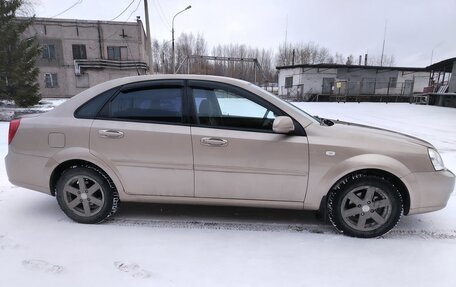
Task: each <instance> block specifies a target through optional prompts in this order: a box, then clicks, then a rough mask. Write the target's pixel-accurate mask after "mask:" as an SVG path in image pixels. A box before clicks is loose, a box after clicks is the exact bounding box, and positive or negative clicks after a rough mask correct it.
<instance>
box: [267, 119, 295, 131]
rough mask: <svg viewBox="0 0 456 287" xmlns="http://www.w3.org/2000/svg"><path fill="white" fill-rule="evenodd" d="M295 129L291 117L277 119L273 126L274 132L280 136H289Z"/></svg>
mask: <svg viewBox="0 0 456 287" xmlns="http://www.w3.org/2000/svg"><path fill="white" fill-rule="evenodd" d="M294 129H295V127H294V124H293V120H292V119H291V118H290V117H284V116H281V117H277V118H275V120H274V123H273V124H272V130H273V131H274V132H276V133H278V134H287V133H289V132H292V131H294Z"/></svg>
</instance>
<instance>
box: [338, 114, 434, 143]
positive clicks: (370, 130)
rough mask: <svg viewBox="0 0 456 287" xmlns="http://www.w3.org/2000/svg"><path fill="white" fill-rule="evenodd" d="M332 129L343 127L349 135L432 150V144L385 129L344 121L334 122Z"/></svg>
mask: <svg viewBox="0 0 456 287" xmlns="http://www.w3.org/2000/svg"><path fill="white" fill-rule="evenodd" d="M333 122H334V124H335V125H334V127H337V126H339V127H343V128H344V129H347V130H349V131H350V134H353V133H354V134H358V133H359V134H363V135H365V134H369V135H370V136H371V137H380V138H384V139H389V140H392V141H401V142H407V143H411V144H417V145H421V146H424V147H428V148H434V146H433V145H432V144H430V143H429V142H427V141H425V140H422V139H420V138H417V137H413V136H410V135H407V134H403V133H400V132H395V131H391V130H387V129H382V128H377V127H372V126H368V125H361V124H356V123H351V122H345V121H338V120H337V121H334V120H333Z"/></svg>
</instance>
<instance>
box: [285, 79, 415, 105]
mask: <svg viewBox="0 0 456 287" xmlns="http://www.w3.org/2000/svg"><path fill="white" fill-rule="evenodd" d="M414 84H415V82H414V80H405V81H404V82H396V81H392V80H390V81H388V82H384V81H377V80H375V79H366V78H364V79H363V80H361V81H344V80H339V81H335V80H334V79H333V78H332V79H329V78H328V79H323V84H322V86H321V89H318V90H314V89H313V88H306V87H305V85H294V86H292V87H288V88H284V87H282V90H281V91H280V93H279V94H280V97H281V98H283V99H286V100H289V101H337V102H341V101H342V102H362V101H370V102H410V101H411V100H412V98H413V89H414Z"/></svg>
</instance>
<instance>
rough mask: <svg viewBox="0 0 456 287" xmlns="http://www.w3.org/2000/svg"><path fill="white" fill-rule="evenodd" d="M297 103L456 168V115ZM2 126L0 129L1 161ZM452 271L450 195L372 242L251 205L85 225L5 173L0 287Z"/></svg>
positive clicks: (395, 277) (133, 215) (0, 169)
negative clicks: (432, 149)
mask: <svg viewBox="0 0 456 287" xmlns="http://www.w3.org/2000/svg"><path fill="white" fill-rule="evenodd" d="M297 105H299V106H300V107H302V108H303V109H305V110H306V111H308V112H309V113H311V114H314V115H320V116H322V117H327V118H333V119H340V120H346V121H353V122H357V123H363V124H370V125H374V126H379V127H384V128H389V129H393V130H396V131H400V132H405V133H408V134H411V135H415V136H418V137H421V138H424V139H426V140H428V141H429V142H431V143H433V144H434V145H435V146H436V147H437V148H438V149H439V151H440V152H441V153H442V156H443V159H444V161H445V163H446V165H447V166H448V167H449V168H450V169H452V170H453V171H456V109H451V108H442V107H433V106H416V105H409V104H376V103H361V104H353V103H350V104H348V103H347V104H342V103H341V104H337V103H299V104H297ZM7 130H8V124H7V123H0V154H1V155H2V157H4V155H6V152H7ZM430 192H432V191H430ZM455 266H456V196H455V194H453V196H452V197H451V199H450V202H449V204H448V206H447V208H445V209H444V210H442V211H438V212H434V213H429V214H422V215H415V216H410V217H404V218H403V219H402V220H401V222H400V223H399V224H398V226H397V227H396V228H395V229H394V230H393V231H392V232H391V233H389V234H388V235H387V236H385V237H384V238H379V239H370V240H362V239H354V238H348V237H345V236H342V235H339V234H336V233H335V232H334V231H333V229H332V227H331V226H328V225H322V224H321V223H320V222H318V221H317V220H315V218H314V214H313V213H311V212H297V211H283V210H263V209H248V208H227V207H224V208H221V207H190V206H167V205H151V204H150V205H144V204H128V205H123V206H122V208H121V210H120V212H119V213H118V214H117V216H116V217H115V218H113V219H112V220H110V221H108V222H106V223H104V224H101V225H82V224H76V223H73V222H72V221H70V220H69V219H68V218H67V217H66V216H65V215H64V214H63V213H62V212H61V211H60V210H59V208H58V206H57V203H56V202H55V199H54V198H53V197H50V196H47V195H44V194H40V193H38V192H34V191H30V190H27V189H23V188H18V187H14V186H12V185H11V184H10V183H9V182H8V180H7V177H6V174H5V169H4V165H3V164H1V165H0V286H97V285H98V286H120V285H123V286H211V287H212V286H318V285H319V286H353V285H362V286H364V285H367V286H456V275H455V273H454V272H455V270H456V269H455Z"/></svg>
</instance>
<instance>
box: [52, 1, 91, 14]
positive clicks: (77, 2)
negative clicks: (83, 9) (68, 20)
mask: <svg viewBox="0 0 456 287" xmlns="http://www.w3.org/2000/svg"><path fill="white" fill-rule="evenodd" d="M82 1H83V0H78V1H76V2H75V3H74V4H73V5H71V6H70V7H68V8H66V9H65V10H63V11H62V12H60V13H59V14H57V15H55V16H52V17H51V18H55V17H58V16H60V15H62V14H63V13H65V12H67V11H68V10H70V9H71V8H73V7H74V6H76V5H78V4H81V3H82Z"/></svg>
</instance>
